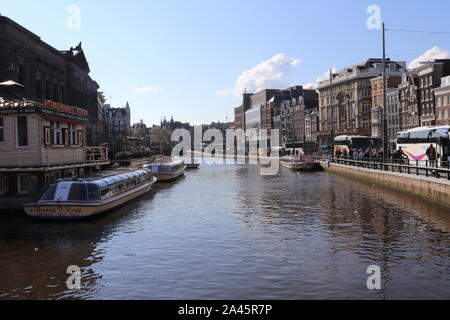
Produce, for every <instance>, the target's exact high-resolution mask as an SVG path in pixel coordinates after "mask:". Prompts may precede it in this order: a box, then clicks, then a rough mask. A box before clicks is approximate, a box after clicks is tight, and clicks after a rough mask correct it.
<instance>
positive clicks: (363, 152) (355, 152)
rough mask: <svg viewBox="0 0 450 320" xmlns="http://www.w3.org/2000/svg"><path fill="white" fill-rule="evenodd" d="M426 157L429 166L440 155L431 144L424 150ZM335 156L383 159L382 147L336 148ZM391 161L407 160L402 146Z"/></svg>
mask: <svg viewBox="0 0 450 320" xmlns="http://www.w3.org/2000/svg"><path fill="white" fill-rule="evenodd" d="M426 155H427V157H428V163H429V166H431V167H436V166H437V160H438V158H439V157H440V156H439V154H437V152H436V148H435V147H434V146H433V145H432V144H431V145H430V147H429V148H428V149H427V151H426ZM335 157H336V158H338V159H353V160H362V161H364V160H380V161H382V160H383V157H384V153H383V148H368V149H350V151H347V149H342V150H341V149H338V150H336V153H335ZM391 159H392V162H394V163H399V164H404V163H407V162H408V159H409V157H408V155H407V154H406V153H405V152H404V151H403V149H402V147H399V148H398V149H397V150H395V151H394V152H393V153H392V155H391Z"/></svg>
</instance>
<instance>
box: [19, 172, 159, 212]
mask: <svg viewBox="0 0 450 320" xmlns="http://www.w3.org/2000/svg"><path fill="white" fill-rule="evenodd" d="M156 180H157V179H156V178H155V177H154V176H153V175H152V172H151V171H150V170H149V169H134V170H118V171H110V172H107V173H102V175H101V176H95V177H91V178H87V179H78V180H59V181H57V182H56V183H55V184H51V185H49V186H48V187H46V189H45V190H44V192H43V193H42V195H41V197H40V200H39V201H37V202H35V203H30V204H26V205H25V212H26V213H27V214H28V215H29V216H32V217H36V218H47V219H64V218H67V219H74V218H85V217H90V216H93V215H96V214H99V213H102V212H105V211H108V210H111V209H114V208H115V207H118V206H120V205H123V204H125V203H126V202H128V201H131V200H133V199H135V198H137V197H139V196H142V195H144V194H146V193H147V192H149V191H150V190H151V188H152V185H153V184H154V183H155V182H156Z"/></svg>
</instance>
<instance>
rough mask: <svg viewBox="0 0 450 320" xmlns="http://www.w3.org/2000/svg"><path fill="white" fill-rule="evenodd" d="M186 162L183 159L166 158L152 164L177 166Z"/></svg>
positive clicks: (151, 164)
mask: <svg viewBox="0 0 450 320" xmlns="http://www.w3.org/2000/svg"><path fill="white" fill-rule="evenodd" d="M182 164H184V161H183V160H181V159H176V160H173V159H164V160H163V161H160V162H155V163H150V164H149V165H150V166H169V167H175V166H178V165H182Z"/></svg>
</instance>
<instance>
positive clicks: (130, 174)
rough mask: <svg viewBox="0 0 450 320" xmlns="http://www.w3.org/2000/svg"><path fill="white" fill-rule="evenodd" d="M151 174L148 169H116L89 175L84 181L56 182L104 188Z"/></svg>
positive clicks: (67, 180)
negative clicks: (86, 184) (93, 185)
mask: <svg viewBox="0 0 450 320" xmlns="http://www.w3.org/2000/svg"><path fill="white" fill-rule="evenodd" d="M149 173H150V174H151V170H149V169H145V168H143V169H129V170H127V169H118V170H109V171H103V172H100V173H97V174H95V175H91V176H89V177H86V178H85V179H77V180H74V179H62V180H58V181H57V183H59V182H65V183H67V182H72V183H90V184H95V185H97V186H99V187H100V188H104V187H107V186H110V185H113V184H115V183H118V182H121V181H125V180H128V179H133V178H137V177H138V176H140V175H143V174H149Z"/></svg>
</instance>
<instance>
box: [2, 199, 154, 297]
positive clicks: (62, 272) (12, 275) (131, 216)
mask: <svg viewBox="0 0 450 320" xmlns="http://www.w3.org/2000/svg"><path fill="white" fill-rule="evenodd" d="M153 198H154V191H153V190H152V191H151V192H150V193H148V194H146V195H143V196H141V197H139V198H138V199H135V200H133V201H131V202H129V203H127V204H125V205H122V206H120V207H117V208H116V209H114V210H110V211H107V212H104V213H102V214H99V215H97V216H93V217H89V218H86V219H75V220H40V219H35V218H31V217H28V216H27V215H26V214H25V212H23V211H16V212H7V213H5V214H2V215H0V261H1V262H2V272H1V274H0V299H60V298H67V299H78V298H89V297H90V296H92V295H93V294H95V292H97V291H98V290H101V288H99V284H98V280H100V279H101V278H102V276H101V274H98V273H96V272H95V271H94V269H93V268H92V265H94V264H95V263H98V262H101V261H102V260H103V253H102V251H101V250H100V251H99V250H98V249H97V247H98V246H99V244H101V243H103V242H105V241H109V240H110V238H111V236H112V235H114V234H115V233H116V232H117V231H116V229H118V228H121V226H123V225H127V224H128V223H129V222H130V221H131V220H136V219H140V218H141V217H142V215H143V214H145V212H143V211H142V210H141V208H142V206H143V205H144V204H145V203H147V202H149V201H152V199H153ZM71 265H76V266H78V267H80V269H81V272H82V278H83V286H82V288H81V290H78V291H77V292H76V294H74V293H73V292H71V291H69V290H67V285H66V281H67V279H68V277H69V276H70V275H69V274H67V272H66V271H67V268H68V267H69V266H71Z"/></svg>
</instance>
